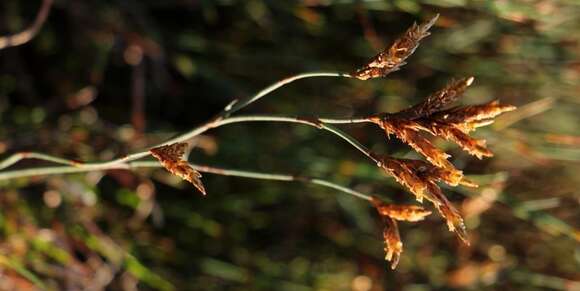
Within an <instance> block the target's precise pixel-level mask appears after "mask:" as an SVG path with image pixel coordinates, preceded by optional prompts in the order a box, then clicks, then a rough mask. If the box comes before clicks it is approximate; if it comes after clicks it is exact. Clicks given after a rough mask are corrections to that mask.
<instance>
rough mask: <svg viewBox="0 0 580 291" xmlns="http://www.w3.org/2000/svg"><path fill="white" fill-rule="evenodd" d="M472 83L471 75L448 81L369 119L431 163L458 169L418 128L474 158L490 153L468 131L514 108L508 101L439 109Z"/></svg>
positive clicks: (481, 142) (455, 98)
mask: <svg viewBox="0 0 580 291" xmlns="http://www.w3.org/2000/svg"><path fill="white" fill-rule="evenodd" d="M472 83H473V77H469V78H464V79H460V80H457V81H452V82H450V83H449V84H448V85H447V86H445V88H443V89H441V90H439V91H437V92H436V93H434V94H432V95H430V96H429V97H427V98H426V99H425V101H423V102H421V103H419V104H417V105H415V106H412V107H410V108H408V109H405V110H402V111H400V112H397V113H384V114H380V115H376V116H373V117H371V118H370V120H371V121H372V122H374V123H376V124H377V125H379V126H380V127H381V128H382V129H384V130H385V132H386V134H387V136H390V135H391V134H393V135H395V136H396V137H397V138H399V139H400V140H401V141H403V142H404V143H406V144H408V145H409V146H411V147H412V148H413V149H415V150H416V151H417V152H418V153H420V154H421V155H423V156H425V158H426V159H427V160H428V161H429V162H431V163H432V164H433V165H435V166H438V167H442V168H445V169H448V170H451V171H456V172H457V173H460V171H458V170H457V169H455V168H454V166H453V165H452V164H451V163H450V162H449V161H448V160H447V158H448V157H449V155H448V154H446V153H444V152H443V151H441V150H440V149H438V148H437V147H435V146H434V145H433V144H432V143H431V142H430V141H429V140H428V139H427V138H425V137H424V136H422V135H421V134H420V133H419V132H420V131H425V132H428V133H430V134H432V135H434V136H439V137H442V138H444V139H446V140H450V141H453V142H455V143H456V144H457V145H459V146H460V147H461V148H462V149H463V150H465V151H466V152H468V153H469V154H471V155H474V156H476V157H478V158H480V159H481V158H483V157H490V156H492V155H493V154H492V153H491V151H490V150H489V149H487V147H486V145H485V141H484V140H478V139H475V138H472V137H471V136H470V135H469V133H470V132H472V131H474V130H475V129H477V128H478V127H482V126H486V125H489V124H491V123H493V118H495V117H496V116H498V115H499V114H501V113H504V112H508V111H512V110H514V109H515V108H516V107H515V106H512V105H504V104H500V103H499V101H497V100H495V101H491V102H488V103H485V104H480V105H470V106H456V107H453V108H450V109H446V110H445V109H443V107H444V106H446V105H448V104H450V103H451V102H453V101H455V100H457V99H458V98H459V97H460V96H461V94H462V93H463V92H464V91H465V89H466V88H467V87H468V86H469V85H471V84H472Z"/></svg>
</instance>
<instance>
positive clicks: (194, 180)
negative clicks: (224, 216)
mask: <svg viewBox="0 0 580 291" xmlns="http://www.w3.org/2000/svg"><path fill="white" fill-rule="evenodd" d="M186 148H187V144H186V143H174V144H170V145H164V146H160V147H156V148H153V149H151V150H150V151H149V152H151V155H152V156H154V157H155V158H156V159H158V160H159V162H160V163H161V165H163V167H164V168H165V169H167V170H168V171H169V172H170V173H172V174H174V175H176V176H178V177H180V178H181V179H184V180H186V181H188V182H190V183H191V184H193V186H195V187H196V188H197V189H198V190H199V191H200V192H201V193H202V194H203V195H205V194H206V193H205V188H204V186H203V183H202V182H201V179H200V178H201V174H200V173H199V172H198V171H196V170H194V169H193V168H192V167H191V166H190V165H189V163H188V162H187V161H186V160H184V159H183V155H184V154H185V149H186Z"/></svg>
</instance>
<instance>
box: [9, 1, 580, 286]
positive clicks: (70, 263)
mask: <svg viewBox="0 0 580 291" xmlns="http://www.w3.org/2000/svg"><path fill="white" fill-rule="evenodd" d="M39 5H40V1H18V0H4V1H2V2H0V34H7V33H9V32H15V31H19V30H21V29H22V28H23V27H25V26H26V25H27V24H28V23H30V22H31V21H32V19H33V18H34V15H35V13H36V11H37V9H38V6H39ZM435 13H440V14H441V16H440V19H439V21H438V22H437V24H436V25H435V27H433V28H432V35H431V36H429V37H428V38H426V39H425V40H423V42H422V45H421V47H419V48H418V50H417V52H416V53H415V54H414V55H413V56H411V57H410V58H409V59H408V64H407V65H406V66H404V67H403V68H402V69H401V70H400V71H398V72H395V73H393V74H391V75H389V76H388V78H386V79H374V80H369V81H366V82H362V81H357V80H345V79H332V78H329V79H326V78H320V79H307V80H304V81H300V82H298V83H295V84H292V85H290V86H288V87H285V88H283V89H282V90H280V91H277V92H275V93H274V94H272V96H269V97H268V98H265V99H264V100H262V101H260V102H259V103H257V104H255V105H253V106H252V107H251V108H249V109H247V111H250V112H268V113H284V114H290V115H319V116H336V117H339V116H340V117H348V116H361V115H368V114H371V113H377V112H385V111H396V110H399V109H402V108H405V107H407V106H409V105H411V104H415V103H416V102H417V101H418V100H421V99H422V98H423V97H424V96H427V95H428V94H429V93H430V92H433V91H434V90H436V89H437V88H440V87H441V86H442V85H443V84H445V83H446V82H447V81H448V79H450V78H451V77H463V76H475V77H476V81H475V84H474V85H473V86H472V87H471V89H470V90H468V91H467V93H466V96H465V97H464V99H463V100H464V102H465V103H482V102H485V101H488V100H491V99H494V98H499V99H500V100H501V101H502V102H505V103H509V104H515V105H518V106H519V109H518V110H517V111H515V112H512V113H510V114H508V115H506V116H503V117H501V118H500V119H499V120H498V121H497V122H496V123H495V124H494V125H493V126H492V127H490V128H488V129H484V130H482V131H481V132H479V133H478V135H482V136H485V137H486V139H487V140H488V145H489V147H490V148H491V149H492V150H493V151H494V153H495V157H494V158H492V159H488V160H485V161H479V160H475V159H473V158H472V157H470V156H468V155H467V154H465V153H462V152H461V150H459V149H457V148H455V147H453V146H452V145H451V144H449V143H445V142H443V141H438V142H441V145H442V146H444V147H448V152H451V153H453V157H452V158H451V161H452V162H453V164H454V165H455V166H456V167H458V168H460V169H464V170H465V173H469V174H472V175H470V176H469V178H470V179H472V180H475V181H476V182H478V183H479V184H480V185H481V186H480V188H478V189H475V190H471V189H467V188H454V189H453V190H452V189H445V191H446V193H447V194H448V196H449V197H450V199H451V200H452V201H454V202H455V204H456V205H458V206H461V207H459V208H460V209H461V210H462V212H463V213H464V216H465V217H466V224H467V227H468V231H469V233H470V239H471V244H472V245H471V247H464V246H462V245H461V244H460V243H459V242H458V241H457V240H456V238H455V237H454V236H453V234H452V233H449V232H447V231H446V226H445V225H444V223H443V222H442V221H441V219H439V218H438V217H437V216H430V217H428V218H427V219H426V221H425V222H424V223H421V224H412V225H411V224H405V223H401V224H400V228H401V234H402V236H403V237H402V239H403V241H404V242H405V252H404V253H403V256H402V257H401V261H400V263H399V266H398V269H397V270H396V271H391V270H389V268H388V265H387V263H386V262H385V261H384V260H383V258H384V254H383V242H382V235H381V223H380V219H379V218H378V217H377V215H376V213H375V211H374V210H373V209H371V207H369V205H368V204H367V203H364V202H361V201H358V200H357V201H355V200H353V198H351V197H346V196H344V195H342V194H340V193H334V192H333V191H330V190H326V189H321V188H317V187H313V186H306V185H301V184H285V183H283V182H264V181H254V180H245V179H239V178H228V177H221V176H213V175H209V174H208V175H204V184H205V186H206V189H207V192H208V195H207V196H206V197H200V195H198V193H197V192H196V190H195V189H194V188H193V186H192V185H189V184H187V183H183V182H180V179H179V178H176V177H172V176H170V175H168V173H166V172H164V171H163V170H147V171H138V172H128V171H121V170H116V171H108V172H106V173H99V172H94V173H88V174H77V175H67V176H52V177H39V178H33V179H20V180H14V181H10V182H9V183H6V182H3V183H2V184H1V185H0V289H2V290H4V289H12V290H13V289H17V288H20V289H23V290H30V289H35V288H36V289H42V288H47V289H49V290H61V289H70V290H78V289H86V288H88V287H93V288H96V289H99V288H104V286H109V288H110V289H115V290H116V289H119V290H133V289H135V288H138V289H161V290H173V289H175V290H350V289H353V290H361V291H362V290H383V289H387V290H408V291H411V290H444V289H445V290H448V289H449V288H466V287H469V288H472V289H475V290H480V289H500V288H501V289H504V290H542V289H547V288H548V289H560V290H565V289H568V290H578V288H579V287H578V286H579V283H578V281H579V280H580V276H579V275H578V270H579V269H580V266H579V265H580V249H579V247H578V242H579V236H580V233H579V231H578V229H579V228H580V225H579V223H578V222H580V212H579V211H578V207H579V199H580V197H579V196H578V189H579V188H580V175H578V172H579V171H580V132H579V124H580V107H579V106H580V98H579V97H578V92H580V63H579V61H578V60H580V4H579V3H577V1H572V0H560V1H547V0H536V1H463V0H445V1H434V0H429V1H422V2H416V1H410V0H397V1H348V0H346V1H332V0H309V1H267V0H251V1H175V0H168V1H134V0H130V1H97V0H91V1H72V0H57V1H56V2H55V3H54V5H53V8H52V11H51V14H50V16H49V18H48V21H47V22H46V24H45V25H44V27H43V28H42V30H41V31H40V33H39V35H38V36H37V37H36V38H35V39H34V40H32V41H31V42H30V43H28V44H26V45H23V46H20V47H15V48H8V49H5V50H2V51H0V154H2V156H5V155H7V154H9V153H12V152H15V151H21V150H36V151H43V152H48V153H51V154H55V155H58V156H64V157H67V158H73V159H79V160H87V161H92V160H106V159H110V158H112V157H115V156H120V155H123V154H126V153H128V152H131V151H135V150H140V149H143V148H145V147H146V146H147V145H152V144H155V143H157V142H160V141H162V140H164V139H166V138H169V137H171V136H173V135H174V134H176V133H178V132H182V131H184V130H186V129H188V128H191V127H193V126H194V125H196V124H199V123H201V122H204V121H206V120H207V119H208V118H210V117H211V116H213V115H214V114H216V113H217V112H218V111H219V110H220V109H221V108H223V107H224V106H225V105H226V104H228V103H229V102H230V101H231V100H232V99H234V98H236V97H240V96H247V95H249V94H251V93H253V92H255V91H257V90H259V89H261V88H262V87H263V86H266V85H267V84H269V83H270V82H273V81H276V80H278V79H281V78H283V77H286V76H288V75H291V74H294V73H299V72H304V71H311V70H336V71H346V72H350V71H352V70H353V69H355V68H356V66H357V64H361V63H364V62H365V61H367V60H368V59H369V58H370V57H372V56H373V55H374V54H376V52H377V51H379V50H380V49H382V48H383V47H384V46H385V45H387V44H388V43H390V42H391V41H392V40H394V39H395V38H396V37H397V36H398V35H399V34H400V33H402V32H403V31H404V30H405V29H406V28H407V27H408V26H409V25H410V24H411V23H412V22H413V21H417V20H425V19H427V17H430V16H432V15H433V14H435ZM345 130H347V131H348V132H350V133H351V134H353V135H354V136H355V137H356V138H358V139H359V140H360V141H361V142H362V143H364V144H366V145H368V146H370V147H371V148H373V150H375V151H377V152H381V153H388V154H393V155H397V156H400V157H405V156H406V155H407V156H408V155H409V154H408V153H409V152H410V151H409V148H408V147H406V146H405V145H403V144H400V143H398V142H397V141H396V140H394V139H393V140H391V141H389V142H386V141H385V139H384V134H383V133H381V132H380V131H379V130H377V129H376V128H373V127H369V126H360V125H357V126H349V127H345ZM191 159H192V160H194V161H196V162H200V163H207V164H212V165H219V166H227V167H233V168H245V169H253V170H261V171H273V172H277V171H279V172H290V173H303V174H308V175H314V176H321V177H327V178H328V179H330V180H333V181H335V182H339V183H341V184H344V185H349V186H352V187H354V188H356V189H358V190H360V191H364V192H367V193H370V194H371V193H372V194H376V195H379V196H384V197H389V198H391V199H393V200H395V201H399V202H404V203H412V202H413V198H412V197H411V195H410V194H409V193H406V192H405V191H404V190H403V189H401V188H400V187H399V186H397V185H396V184H395V182H394V181H393V180H392V179H391V178H387V177H385V176H383V174H381V171H380V170H379V169H377V168H376V166H375V165H373V164H370V163H369V162H367V161H366V160H364V159H363V157H362V156H360V154H359V153H357V152H355V151H353V150H351V148H349V147H348V145H346V144H344V143H342V142H339V141H337V140H336V138H335V137H332V136H329V135H326V134H324V133H321V132H319V131H316V130H314V129H310V128H305V127H300V126H290V125H283V124H272V125H270V124H247V125H232V126H229V127H224V128H221V129H219V130H215V131H212V132H210V133H209V135H207V136H205V137H203V138H201V139H199V140H198V143H197V149H195V150H194V152H193V153H192V156H191ZM34 165H38V163H35V162H26V163H23V165H22V166H34ZM575 288H576V289H575Z"/></svg>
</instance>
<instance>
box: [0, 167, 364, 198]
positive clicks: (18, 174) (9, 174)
mask: <svg viewBox="0 0 580 291" xmlns="http://www.w3.org/2000/svg"><path fill="white" fill-rule="evenodd" d="M191 166H192V167H193V168H194V169H196V170H197V171H200V172H204V173H212V174H217V175H222V176H235V177H244V178H252V179H261V180H274V181H288V182H303V183H308V184H315V185H320V186H324V187H327V188H332V189H334V190H338V191H340V192H343V193H346V194H349V195H352V196H355V197H357V198H360V199H364V200H368V201H371V200H372V198H371V196H369V195H367V194H364V193H361V192H358V191H356V190H354V189H351V188H348V187H344V186H341V185H338V184H336V183H333V182H330V181H327V180H324V179H319V178H314V177H309V176H297V175H288V174H274V173H266V172H255V171H246V170H234V169H225V168H218V167H211V166H206V165H197V164H192V165H191ZM160 167H162V166H161V164H160V163H159V162H158V161H136V162H129V163H124V164H117V165H106V166H101V167H99V168H97V169H95V168H79V167H75V166H57V167H40V168H34V169H23V170H12V171H4V172H1V173H0V181H2V180H9V179H15V178H25V177H32V176H43V175H56V174H73V173H83V172H89V171H95V170H115V169H126V170H132V169H138V168H160Z"/></svg>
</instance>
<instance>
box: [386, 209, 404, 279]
mask: <svg viewBox="0 0 580 291" xmlns="http://www.w3.org/2000/svg"><path fill="white" fill-rule="evenodd" d="M383 221H384V223H385V228H384V229H383V239H384V240H385V260H387V261H390V262H391V269H393V270H394V269H395V268H396V267H397V265H398V264H399V259H400V258H401V253H402V252H403V242H402V241H401V236H400V235H399V226H398V225H397V222H396V221H395V220H394V219H392V218H390V217H388V216H386V217H383Z"/></svg>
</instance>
